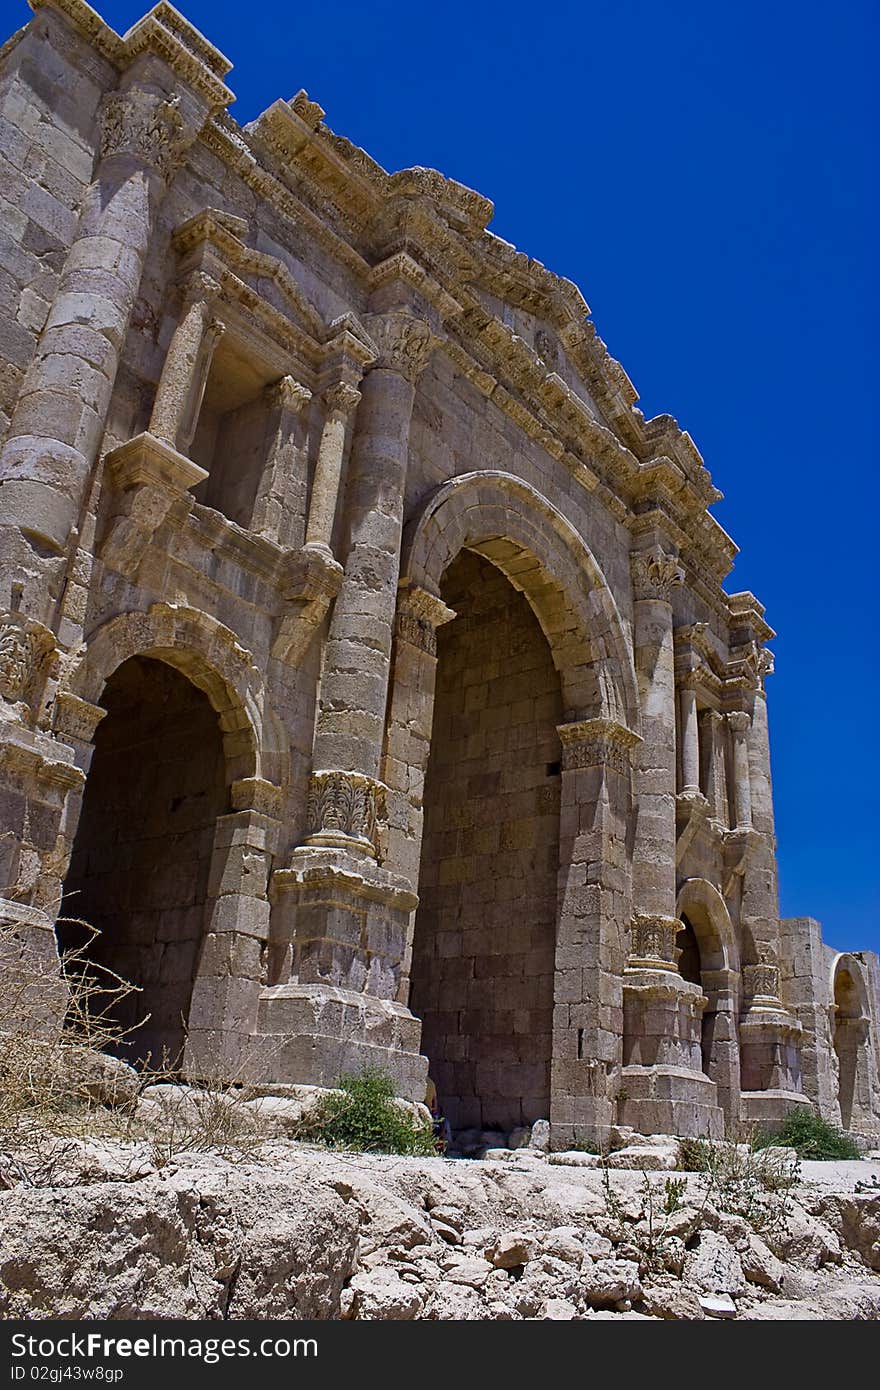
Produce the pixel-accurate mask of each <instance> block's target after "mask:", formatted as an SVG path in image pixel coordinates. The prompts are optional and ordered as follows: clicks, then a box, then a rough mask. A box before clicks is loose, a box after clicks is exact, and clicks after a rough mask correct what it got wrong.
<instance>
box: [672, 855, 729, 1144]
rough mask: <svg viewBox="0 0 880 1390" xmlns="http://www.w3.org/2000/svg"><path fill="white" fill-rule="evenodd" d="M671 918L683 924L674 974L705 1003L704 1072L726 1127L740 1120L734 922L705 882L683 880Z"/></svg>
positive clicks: (716, 894) (716, 892)
mask: <svg viewBox="0 0 880 1390" xmlns="http://www.w3.org/2000/svg"><path fill="white" fill-rule="evenodd" d="M675 915H676V917H677V918H678V919H679V920H680V921H681V923H682V931H681V932H680V933H679V937H678V941H677V945H678V947H679V949H680V951H681V954H680V956H679V970H680V971H681V973H682V975H683V976H684V978H685V979H688V980H691V981H692V983H694V984H698V985H700V987H701V988H702V991H703V993H704V995H705V996H706V999H707V1001H708V1002H707V1005H706V1008H705V1010H704V1012H703V1019H702V1035H701V1051H702V1058H703V1071H704V1072H705V1073H706V1075H707V1076H708V1077H709V1078H710V1079H711V1080H712V1081H714V1082H715V1084H716V1087H717V1089H718V1104H719V1105H720V1106H721V1108H722V1110H723V1111H724V1116H725V1119H726V1121H727V1123H728V1125H730V1124H731V1123H732V1122H734V1121H736V1120H737V1119H738V1118H739V1104H740V1062H739V1035H738V1026H737V1020H738V1018H739V1010H740V994H741V980H740V961H739V951H738V948H737V944H736V935H735V933H734V929H733V923H732V922H731V920H730V913H729V912H728V910H727V905H726V904H725V902H724V899H723V897H722V896H721V894H720V893H719V891H718V889H717V888H715V887H714V886H713V885H712V884H711V883H709V882H708V880H707V879H704V878H689V879H686V880H685V881H684V883H683V884H682V885H681V888H680V890H679V893H678V898H677V900H676V905H675Z"/></svg>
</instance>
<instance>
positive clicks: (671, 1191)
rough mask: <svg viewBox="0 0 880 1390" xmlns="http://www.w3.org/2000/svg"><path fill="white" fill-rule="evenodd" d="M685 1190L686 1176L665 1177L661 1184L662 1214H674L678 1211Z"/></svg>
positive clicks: (681, 1204)
mask: <svg viewBox="0 0 880 1390" xmlns="http://www.w3.org/2000/svg"><path fill="white" fill-rule="evenodd" d="M686 1192H687V1178H667V1179H666V1181H665V1183H664V1184H663V1215H664V1216H674V1215H675V1213H676V1212H677V1211H680V1210H681V1208H682V1206H683V1205H684V1203H683V1202H682V1198H683V1197H684V1195H685V1193H686Z"/></svg>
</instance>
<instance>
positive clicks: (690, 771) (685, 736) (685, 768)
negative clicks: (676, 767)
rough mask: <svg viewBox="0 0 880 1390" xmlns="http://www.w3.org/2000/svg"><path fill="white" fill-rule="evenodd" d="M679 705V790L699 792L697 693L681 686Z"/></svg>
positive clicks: (692, 689) (685, 686)
mask: <svg viewBox="0 0 880 1390" xmlns="http://www.w3.org/2000/svg"><path fill="white" fill-rule="evenodd" d="M679 701H680V705H681V782H682V785H681V790H682V791H683V792H698V791H699V790H700V734H699V728H698V726H697V692H696V691H695V690H694V688H693V686H690V685H683V686H682V687H681V690H680V692H679Z"/></svg>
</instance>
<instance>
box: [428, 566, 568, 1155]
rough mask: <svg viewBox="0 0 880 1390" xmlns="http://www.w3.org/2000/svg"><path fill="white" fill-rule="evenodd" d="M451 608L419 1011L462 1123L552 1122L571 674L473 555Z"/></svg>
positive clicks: (441, 651)
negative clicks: (565, 693) (563, 678)
mask: <svg viewBox="0 0 880 1390" xmlns="http://www.w3.org/2000/svg"><path fill="white" fill-rule="evenodd" d="M443 598H444V601H445V602H446V603H448V605H449V606H450V607H451V608H452V609H453V610H454V611H455V612H456V613H457V614H458V617H457V618H455V619H454V620H453V621H452V622H450V623H448V624H446V625H444V627H442V628H441V629H440V632H439V634H438V676H437V690H436V697H435V706H434V727H433V734H432V741H431V746H432V751H431V758H430V761H429V764H428V776H427V781H426V785H425V808H426V812H425V829H424V836H423V841H422V863H421V870H420V874H419V885H420V893H421V901H420V905H419V909H418V912H417V915H416V928H415V943H414V952H413V975H412V993H411V1003H412V1007H413V1010H414V1012H415V1013H417V1014H418V1016H419V1017H420V1018H421V1019H422V1023H423V1033H422V1047H423V1050H424V1052H425V1053H426V1054H427V1056H428V1058H429V1061H430V1064H431V1075H432V1076H433V1078H434V1080H435V1082H436V1085H437V1089H438V1094H439V1096H440V1101H441V1106H442V1107H443V1110H444V1113H445V1114H446V1115H447V1116H448V1117H449V1119H450V1121H451V1123H452V1124H453V1126H455V1127H456V1128H464V1127H468V1126H477V1127H480V1128H487V1129H488V1128H492V1127H495V1126H497V1127H498V1128H500V1129H504V1130H509V1129H513V1128H514V1127H515V1126H517V1125H520V1124H527V1123H530V1122H531V1121H532V1120H536V1119H540V1118H542V1117H545V1118H546V1116H547V1114H548V1113H549V1104H550V1057H551V1038H552V1026H553V967H554V947H555V935H556V878H557V869H558V858H559V791H560V762H559V758H560V745H559V738H558V735H557V733H556V726H557V724H558V723H559V722H560V721H561V696H560V691H559V677H558V675H557V673H556V671H555V669H554V667H553V662H552V660H551V657H550V651H549V648H548V646H547V642H546V639H545V638H544V635H543V633H542V632H541V630H540V628H539V626H538V623H537V620H536V618H535V616H534V614H533V613H532V611H531V609H530V608H529V606H528V604H527V602H526V600H525V599H524V598H523V597H522V596H521V595H520V594H517V593H516V591H515V590H514V589H513V588H512V586H511V584H510V583H509V581H508V580H507V579H505V577H504V576H503V575H502V574H501V573H500V572H499V571H498V570H496V569H494V567H493V566H492V565H490V564H489V563H488V561H486V560H482V559H480V558H479V557H478V556H476V555H473V554H469V553H463V554H462V555H461V556H460V557H459V558H458V560H456V561H454V563H453V564H452V566H450V569H449V570H448V571H447V576H446V583H445V584H444V588H443Z"/></svg>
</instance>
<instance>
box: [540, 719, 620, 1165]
mask: <svg viewBox="0 0 880 1390" xmlns="http://www.w3.org/2000/svg"><path fill="white" fill-rule="evenodd" d="M558 732H559V737H560V740H561V743H562V788H561V804H560V822H559V890H558V931H557V945H556V965H555V979H554V1008H553V1058H552V1062H551V1069H550V1123H551V1126H552V1143H553V1147H554V1148H570V1147H571V1145H572V1143H574V1142H578V1141H581V1140H589V1141H591V1142H593V1143H596V1142H601V1141H602V1140H604V1139H606V1138H607V1134H608V1127H609V1126H610V1125H611V1124H612V1123H613V1122H614V1118H615V1117H614V1094H615V1090H616V1083H617V1080H618V1078H619V1076H620V1065H621V1036H622V1033H623V1000H622V976H623V969H624V964H625V960H626V941H627V926H628V924H629V921H630V918H631V915H632V859H631V852H630V850H629V847H628V844H627V826H628V823H629V816H630V813H631V809H632V773H631V757H632V753H633V750H634V749H635V748H636V747H637V745H638V743H639V738H638V735H637V734H634V733H632V732H631V731H630V730H629V729H626V728H623V727H622V726H621V725H619V724H616V723H614V722H613V721H612V720H608V719H585V720H582V721H579V722H577V723H573V724H563V725H561V726H560V727H559V730H558Z"/></svg>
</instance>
